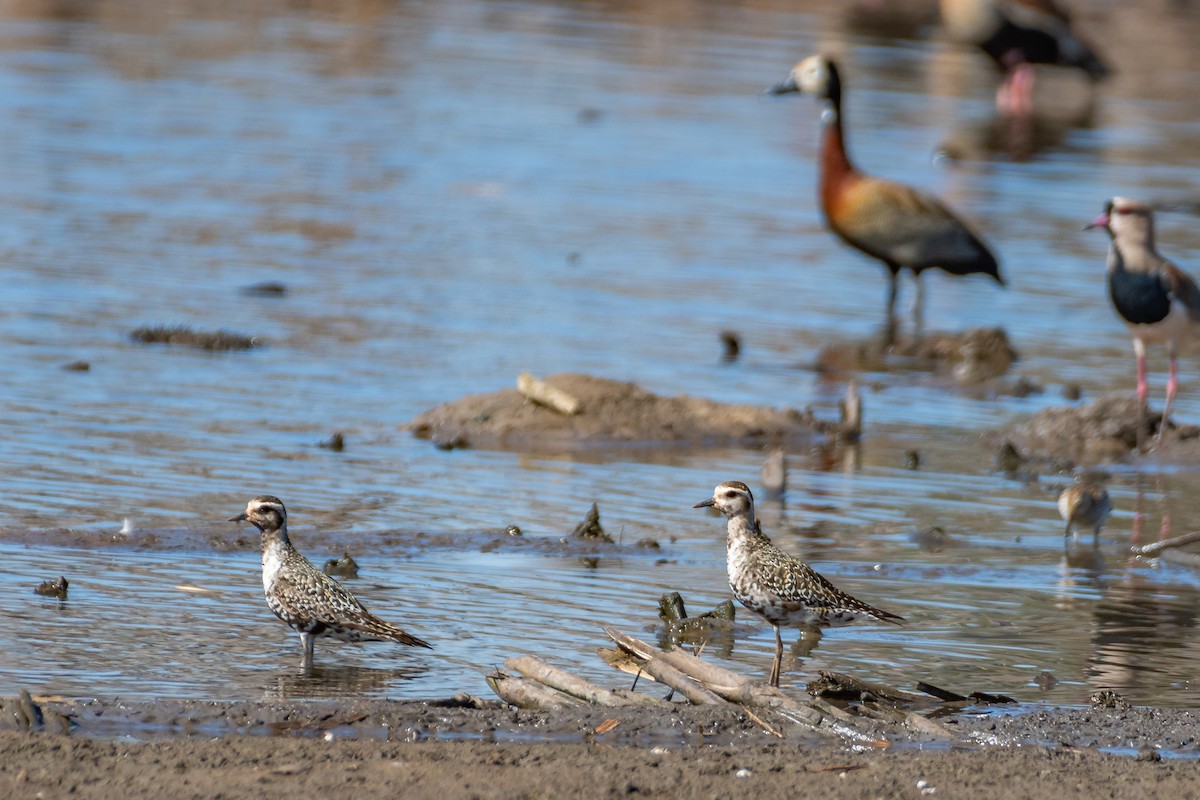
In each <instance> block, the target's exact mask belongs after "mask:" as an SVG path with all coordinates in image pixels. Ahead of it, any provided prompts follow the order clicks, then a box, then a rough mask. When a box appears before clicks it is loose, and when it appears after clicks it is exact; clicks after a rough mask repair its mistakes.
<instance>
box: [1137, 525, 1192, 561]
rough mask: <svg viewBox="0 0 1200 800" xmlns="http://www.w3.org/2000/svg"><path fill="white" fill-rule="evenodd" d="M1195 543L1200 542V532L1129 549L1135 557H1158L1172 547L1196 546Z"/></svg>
mask: <svg viewBox="0 0 1200 800" xmlns="http://www.w3.org/2000/svg"><path fill="white" fill-rule="evenodd" d="M1195 542H1200V531H1195V532H1193V533H1185V534H1183V535H1182V536H1176V537H1174V538H1172V539H1163V540H1162V541H1159V542H1151V543H1150V544H1144V545H1142V546H1141V547H1131V548H1129V549H1130V551H1131V552H1132V553H1133V554H1134V555H1138V556H1157V555H1158V554H1160V553H1162V552H1163V551H1164V550H1167V549H1170V548H1172V547H1182V546H1183V545H1185V544H1194V543H1195Z"/></svg>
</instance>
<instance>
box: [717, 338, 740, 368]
mask: <svg viewBox="0 0 1200 800" xmlns="http://www.w3.org/2000/svg"><path fill="white" fill-rule="evenodd" d="M741 352H742V340H741V337H740V336H738V335H737V331H721V360H722V361H724V362H725V363H730V362H732V361H737V359H738V356H739V355H741Z"/></svg>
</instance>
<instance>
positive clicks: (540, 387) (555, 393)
mask: <svg viewBox="0 0 1200 800" xmlns="http://www.w3.org/2000/svg"><path fill="white" fill-rule="evenodd" d="M517 391H518V392H520V393H521V394H523V395H525V396H526V397H527V398H529V399H530V400H532V401H533V402H535V403H537V404H538V405H543V406H546V407H547V408H551V409H554V410H555V411H557V412H558V413H560V414H566V415H567V416H568V417H569V416H572V415H574V414H578V413H579V407H580V403H579V399H578V398H576V397H575V396H574V395H571V394H568V393H567V392H564V391H563V390H562V389H558V388H556V387H554V386H551V385H550V384H548V383H546V382H545V381H540V380H538V379H537V378H535V377H533V376H532V375H530V374H529V373H528V372H522V373H521V374H520V375H518V376H517Z"/></svg>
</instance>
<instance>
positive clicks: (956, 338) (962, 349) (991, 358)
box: [817, 328, 1019, 385]
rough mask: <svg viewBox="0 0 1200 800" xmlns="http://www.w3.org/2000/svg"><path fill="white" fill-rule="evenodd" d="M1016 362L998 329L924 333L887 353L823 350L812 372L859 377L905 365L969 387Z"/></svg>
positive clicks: (863, 347)
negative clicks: (853, 372) (846, 372)
mask: <svg viewBox="0 0 1200 800" xmlns="http://www.w3.org/2000/svg"><path fill="white" fill-rule="evenodd" d="M1018 357H1019V356H1018V354H1017V351H1016V349H1014V348H1013V346H1012V343H1011V342H1010V341H1009V339H1008V334H1007V333H1005V332H1004V329H1003V328H972V329H970V330H967V331H962V332H959V333H948V332H934V333H927V334H925V335H924V336H921V337H919V338H913V339H903V340H900V341H898V342H895V343H893V344H892V345H891V346H889V347H883V346H881V344H880V342H879V341H878V339H870V340H867V341H864V342H850V343H840V344H832V345H828V346H826V347H824V348H822V350H821V352H820V354H819V355H818V356H817V370H818V371H819V372H839V371H846V370H850V371H855V372H864V371H881V370H885V369H887V368H888V367H889V366H897V365H906V366H911V367H914V368H916V369H924V370H928V371H930V372H935V373H938V374H945V375H949V376H950V377H951V378H953V379H954V380H955V381H956V382H957V383H960V384H964V385H972V384H979V383H982V382H984V381H987V380H990V379H991V378H996V377H999V376H1000V375H1003V374H1004V373H1005V372H1007V371H1008V368H1009V367H1010V366H1012V363H1013V362H1014V361H1016V360H1017V358H1018Z"/></svg>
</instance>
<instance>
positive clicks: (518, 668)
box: [504, 656, 662, 707]
mask: <svg viewBox="0 0 1200 800" xmlns="http://www.w3.org/2000/svg"><path fill="white" fill-rule="evenodd" d="M504 666H506V667H508V668H509V669H511V670H513V671H514V672H519V673H521V674H522V675H524V676H525V677H526V678H529V679H530V680H534V681H537V682H538V683H542V684H545V685H546V686H549V687H550V688H551V689H557V690H558V691H560V692H566V693H567V694H569V695H571V696H572V697H578V698H579V699H580V700H583V701H585V702H587V703H591V704H592V705H597V706H608V707H615V706H627V705H658V704H659V703H661V702H662V701H660V700H658V699H657V698H654V697H648V696H646V695H644V694H637V693H636V692H627V691H624V690H621V689H605V688H604V687H602V686H597V685H596V684H594V683H592V682H591V681H588V680H584V679H583V678H580V677H577V676H575V675H572V674H571V673H569V672H564V671H563V670H561V669H558V668H557V667H552V666H550V665H549V664H547V663H546V662H545V661H542V660H540V659H537V658H534V657H532V656H518V657H515V658H510V659H508V660H507V661H505V662H504Z"/></svg>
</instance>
